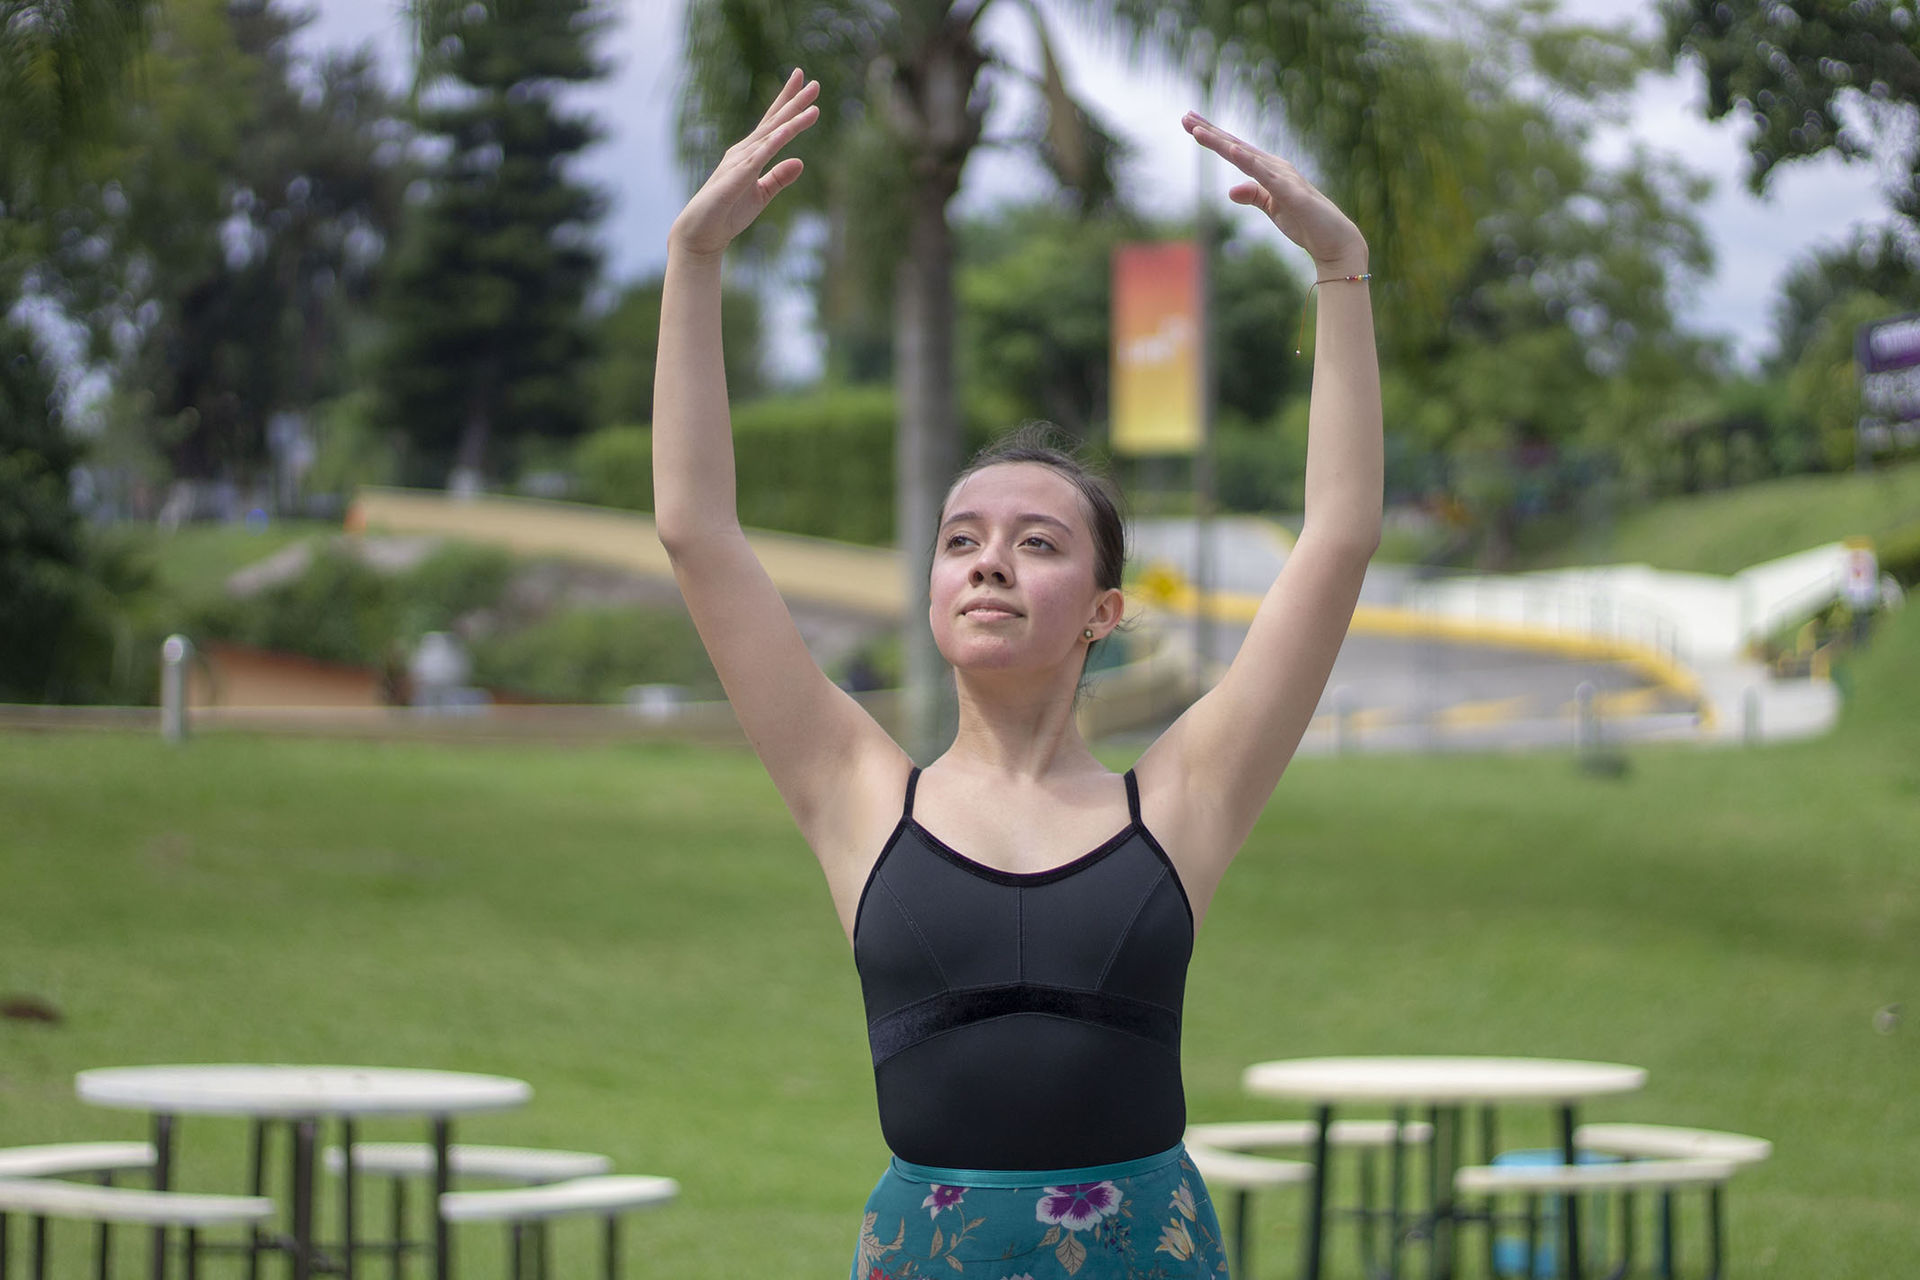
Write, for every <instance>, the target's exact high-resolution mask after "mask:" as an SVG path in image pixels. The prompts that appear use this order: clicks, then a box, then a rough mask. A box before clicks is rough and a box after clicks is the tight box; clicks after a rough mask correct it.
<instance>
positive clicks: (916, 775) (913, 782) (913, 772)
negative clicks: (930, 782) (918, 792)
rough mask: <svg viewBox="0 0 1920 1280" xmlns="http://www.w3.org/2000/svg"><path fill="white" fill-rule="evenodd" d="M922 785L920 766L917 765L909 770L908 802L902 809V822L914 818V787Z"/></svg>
mask: <svg viewBox="0 0 1920 1280" xmlns="http://www.w3.org/2000/svg"><path fill="white" fill-rule="evenodd" d="M919 785H920V766H919V765H915V766H913V768H912V769H910V770H909V771H908V772H907V803H906V806H905V807H904V808H903V809H901V811H900V820H901V821H902V822H911V821H912V820H913V789H914V788H915V787H917V786H919Z"/></svg>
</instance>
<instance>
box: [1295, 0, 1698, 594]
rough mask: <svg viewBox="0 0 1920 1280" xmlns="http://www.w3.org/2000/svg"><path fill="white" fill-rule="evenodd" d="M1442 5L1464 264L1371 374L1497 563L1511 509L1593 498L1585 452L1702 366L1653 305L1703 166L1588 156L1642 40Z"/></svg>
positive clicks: (1625, 446) (1638, 423)
mask: <svg viewBox="0 0 1920 1280" xmlns="http://www.w3.org/2000/svg"><path fill="white" fill-rule="evenodd" d="M1462 21H1463V23H1464V29H1463V32H1462V35H1461V37H1460V38H1459V39H1457V40H1455V41H1453V42H1451V43H1450V44H1449V45H1448V46H1447V47H1446V48H1445V50H1444V52H1443V53H1442V54H1440V55H1439V56H1441V57H1442V58H1443V59H1444V60H1445V61H1446V63H1447V65H1449V66H1450V67H1452V68H1453V69H1454V72H1455V75H1456V77H1457V80H1456V83H1457V84H1458V85H1459V86H1460V92H1461V93H1462V94H1463V99H1464V100H1463V104H1462V106H1461V111H1462V113H1463V114H1464V116H1465V117H1466V119H1467V122H1468V123H1467V125H1466V129H1465V139H1466V143H1465V145H1464V146H1463V147H1462V148H1461V149H1460V151H1459V153H1458V163H1459V165H1460V167H1461V172H1462V175H1463V182H1464V186H1465V188H1466V190H1467V192H1468V198H1469V200H1470V204H1471V208H1472V210H1473V214H1474V219H1475V224H1474V225H1475V231H1474V234H1473V237H1472V240H1471V245H1472V251H1471V259H1470V264H1469V266H1468V268H1467V271H1466V274H1465V279H1464V280H1463V282H1462V283H1461V285H1460V287H1459V289H1458V290H1457V292H1456V293H1455V295H1454V296H1453V298H1452V299H1451V300H1450V303H1449V307H1448V323H1447V324H1446V326H1445V327H1444V328H1443V329H1440V330H1437V331H1431V332H1430V335H1429V336H1428V337H1427V338H1426V340H1424V341H1423V342H1421V343H1419V344H1417V345H1415V346H1412V347H1411V349H1409V348H1408V347H1406V346H1401V347H1399V348H1398V349H1390V351H1389V357H1388V360H1387V362H1386V369H1385V371H1384V372H1385V376H1386V379H1387V386H1388V388H1389V390H1388V393H1387V396H1388V406H1389V409H1388V422H1389V429H1390V431H1395V430H1397V432H1401V433H1405V438H1406V443H1407V444H1409V445H1410V446H1411V448H1412V450H1413V451H1414V452H1416V453H1419V454H1424V455H1425V456H1426V457H1427V458H1429V459H1431V461H1432V474H1431V476H1430V483H1431V484H1432V485H1434V486H1435V487H1438V488H1443V489H1445V490H1446V491H1447V492H1448V493H1449V494H1450V496H1451V497H1453V498H1454V499H1455V500H1456V501H1457V502H1458V503H1460V504H1462V505H1463V506H1464V508H1465V510H1466V511H1467V512H1468V514H1469V516H1470V518H1471V520H1472V524H1473V533H1474V534H1475V536H1476V538H1477V542H1478V551H1479V558H1480V560H1481V562H1482V564H1484V565H1486V566H1488V567H1493V568H1499V567H1504V566H1505V565H1507V564H1508V563H1509V562H1510V561H1511V559H1512V557H1513V555H1514V553H1515V550H1516V539H1517V536H1518V533H1519V530H1520V527H1521V525H1522V524H1523V523H1524V522H1525V521H1527V520H1529V519H1530V518H1534V517H1538V516H1542V515H1545V514H1547V513H1549V512H1551V511H1553V510H1555V509H1558V508H1562V507H1565V506H1567V505H1568V504H1573V503H1582V502H1584V503H1589V504H1591V503H1593V502H1596V501H1599V500H1600V489H1599V488H1598V484H1597V481H1596V474H1595V468H1596V467H1602V468H1603V469H1604V468H1605V467H1609V466H1616V465H1617V466H1624V465H1625V462H1624V460H1625V458H1627V457H1628V456H1630V455H1633V454H1635V453H1637V452H1641V453H1643V452H1645V451H1646V450H1648V449H1649V448H1651V447H1653V442H1654V441H1655V440H1656V439H1657V438H1658V432H1659V430H1660V427H1661V424H1662V423H1664V422H1666V421H1668V420H1669V419H1670V418H1671V417H1672V416H1673V414H1674V412H1675V405H1676V403H1678V402H1680V401H1682V400H1684V397H1685V395H1686V394H1687V391H1688V388H1690V387H1691V386H1692V385H1694V384H1695V383H1696V382H1697V381H1699V380H1700V379H1702V378H1703V377H1705V376H1708V375H1710V374H1711V373H1712V371H1713V369H1714V364H1715V359H1716V352H1715V350H1714V348H1713V347H1712V345H1711V344H1709V343H1706V342H1704V341H1702V340H1699V339H1695V338H1691V337H1689V336H1687V335H1685V334H1682V333H1681V332H1679V330H1678V326H1677V323H1676V320H1675V316H1674V309H1673V297H1674V295H1675V294H1676V292H1677V291H1678V290H1679V289H1680V288H1681V287H1684V285H1686V284H1687V283H1688V282H1689V281H1691V280H1694V279H1697V278H1699V277H1700V276H1701V275H1703V274H1704V273H1705V271H1706V270H1707V268H1708V267H1709V266H1710V265H1711V262H1712V255H1711V248H1710V246H1709V244H1708V242H1707V239H1706V236H1705V233H1704V231H1703V229H1702V228H1701V226H1700V224H1699V221H1698V219H1697V218H1696V217H1695V214H1694V210H1695V208H1696V206H1697V204H1698V202H1699V201H1700V200H1701V199H1702V198H1703V196H1704V195H1705V192H1706V184H1705V182H1704V181H1703V180H1701V179H1700V178H1698V177H1697V176H1695V175H1693V174H1691V173H1689V172H1687V171H1686V170H1685V169H1683V168H1681V167H1679V166H1677V165H1676V164H1674V163H1672V162H1670V161H1666V160H1663V159H1661V158H1659V157H1656V156H1653V155H1651V154H1649V153H1646V152H1644V151H1638V152H1635V153H1633V154H1631V155H1629V156H1628V157H1627V158H1626V159H1625V160H1624V161H1622V162H1619V163H1617V164H1614V165H1611V166H1608V165H1602V164H1599V163H1596V162H1595V161H1594V160H1593V159H1592V158H1591V157H1590V156H1589V155H1588V150H1587V148H1588V143H1589V142H1590V140H1591V136H1592V132H1593V129H1594V127H1595V125H1596V124H1597V123H1598V122H1599V121H1601V120H1604V119H1607V118H1610V116H1611V114H1612V113H1614V112H1615V111H1617V110H1618V109H1619V108H1620V105H1621V104H1622V103H1623V102H1624V100H1625V95H1626V91H1627V90H1628V89H1630V88H1631V86H1632V85H1633V83H1634V82H1635V80H1636V79H1637V78H1638V76H1639V75H1640V74H1641V73H1642V72H1643V71H1645V70H1646V69H1648V68H1649V67H1650V66H1651V65H1653V62H1654V55H1653V51H1652V50H1651V49H1649V48H1647V47H1646V46H1645V45H1644V44H1643V43H1642V42H1640V41H1638V40H1637V39H1635V38H1634V37H1633V36H1632V35H1631V34H1630V33H1629V32H1628V31H1627V30H1626V29H1624V28H1603V27H1595V26H1591V25H1585V24H1568V23H1565V22H1563V21H1562V20H1560V19H1559V18H1557V16H1556V15H1555V14H1554V12H1553V11H1552V9H1551V8H1550V7H1548V6H1543V5H1518V6H1513V7H1492V6H1489V7H1483V8H1476V9H1470V10H1466V11H1463V15H1462ZM1521 86H1530V87H1527V88H1524V89H1523V88H1522V87H1521ZM1296 412H1297V410H1296Z"/></svg>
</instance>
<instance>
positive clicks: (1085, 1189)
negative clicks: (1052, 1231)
mask: <svg viewBox="0 0 1920 1280" xmlns="http://www.w3.org/2000/svg"><path fill="white" fill-rule="evenodd" d="M1119 1211H1120V1188H1118V1187H1116V1186H1114V1185H1113V1184H1112V1183H1111V1182H1076V1183H1071V1184H1069V1185H1067V1186H1064V1187H1048V1188H1047V1194H1045V1195H1044V1196H1041V1197H1040V1203H1039V1204H1038V1205H1036V1206H1034V1210H1033V1216H1034V1217H1036V1218H1038V1219H1039V1220H1040V1221H1042V1222H1054V1223H1058V1224H1060V1225H1061V1226H1063V1227H1065V1228H1066V1229H1067V1230H1069V1231H1084V1230H1085V1229H1086V1228H1088V1227H1090V1226H1092V1225H1093V1224H1094V1223H1096V1222H1098V1221H1100V1219H1102V1218H1106V1217H1110V1216H1112V1215H1113V1214H1115V1213H1118V1212H1119Z"/></svg>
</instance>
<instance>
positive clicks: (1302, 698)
mask: <svg viewBox="0 0 1920 1280" xmlns="http://www.w3.org/2000/svg"><path fill="white" fill-rule="evenodd" d="M1182 123H1183V125H1184V126H1185V127H1186V130H1187V132H1188V133H1189V134H1191V135H1192V136H1193V139H1194V141H1196V142H1198V143H1199V144H1200V145H1201V146H1203V147H1206V148H1207V149H1208V150H1210V151H1212V152H1214V153H1215V154H1217V155H1219V156H1221V157H1222V158H1223V159H1225V160H1226V161H1228V162H1229V163H1230V164H1232V165H1234V166H1235V167H1236V168H1238V169H1239V170H1240V171H1241V173H1243V174H1244V175H1245V176H1246V179H1247V180H1246V181H1244V182H1241V183H1240V184H1238V185H1237V186H1235V187H1234V188H1233V189H1232V190H1231V191H1230V192H1229V193H1228V194H1229V195H1230V196H1231V197H1232V199H1233V200H1234V202H1235V203H1237V204H1244V205H1248V206H1251V207H1253V208H1256V209H1258V210H1260V211H1261V212H1262V213H1264V214H1266V215H1267V216H1268V217H1270V218H1272V219H1273V222H1274V224H1275V225H1276V226H1278V227H1279V228H1280V230H1281V231H1283V232H1284V233H1286V235H1287V237H1288V238H1289V239H1291V240H1292V241H1293V242H1294V243H1295V244H1298V245H1299V246H1300V247H1301V248H1303V249H1305V250H1306V251H1307V252H1308V254H1309V255H1311V256H1312V258H1313V265H1314V280H1315V282H1316V284H1317V285H1318V292H1319V295H1320V296H1319V300H1318V312H1319V318H1318V324H1317V329H1316V333H1317V338H1316V340H1315V343H1314V360H1313V392H1312V401H1311V406H1310V408H1309V409H1308V412H1307V475H1306V493H1305V502H1306V518H1305V523H1304V524H1303V525H1302V528H1301V531H1300V537H1299V538H1298V540H1297V541H1296V542H1295V543H1294V547H1293V550H1292V551H1291V552H1289V553H1288V555H1287V562H1286V564H1285V565H1284V566H1283V567H1282V568H1281V570H1280V576H1279V577H1278V578H1276V579H1275V580H1274V583H1273V585H1272V586H1271V587H1270V588H1269V589H1268V590H1267V594H1266V597H1265V598H1264V599H1263V600H1262V601H1261V602H1260V608H1259V609H1258V611H1257V612H1256V613H1255V615H1254V619H1253V623H1252V625H1251V626H1250V627H1249V628H1248V631H1247V637H1246V639H1245V640H1244V641H1242V642H1241V645H1240V651H1239V653H1238V654H1236V655H1235V656H1234V660H1233V663H1232V665H1230V666H1229V667H1228V668H1227V673H1226V675H1225V676H1224V677H1222V679H1221V681H1220V683H1219V684H1218V685H1216V686H1215V687H1214V688H1213V689H1212V690H1210V691H1209V692H1208V693H1207V694H1206V695H1205V696H1204V697H1202V698H1201V699H1200V700H1199V701H1197V702H1195V703H1194V704H1193V705H1192V706H1191V707H1189V708H1188V709H1187V711H1186V713H1185V714H1184V715H1182V716H1181V717H1180V718H1179V719H1178V720H1177V721H1175V722H1174V723H1173V724H1172V725H1171V726H1170V727H1169V728H1168V729H1167V731H1166V732H1165V733H1163V734H1162V735H1161V736H1160V738H1159V739H1158V740H1157V741H1156V742H1155V743H1154V744H1153V745H1152V746H1151V747H1149V748H1148V749H1147V751H1146V753H1145V754H1144V755H1142V757H1141V759H1140V763H1139V778H1140V784H1141V787H1142V788H1143V791H1144V792H1146V793H1148V794H1143V796H1142V801H1143V804H1145V803H1147V802H1148V800H1149V797H1150V795H1151V793H1155V792H1159V793H1161V794H1162V795H1163V796H1164V797H1165V799H1164V801H1163V803H1165V804H1167V805H1170V806H1172V807H1175V808H1177V809H1179V811H1180V812H1179V819H1180V823H1181V825H1180V827H1179V829H1180V830H1181V832H1182V834H1183V836H1185V837H1187V838H1188V840H1189V842H1190V843H1189V847H1188V848H1187V850H1186V854H1187V857H1186V859H1185V860H1184V863H1185V864H1184V865H1182V866H1181V871H1182V873H1183V874H1184V875H1186V876H1187V877H1188V880H1189V885H1188V890H1189V893H1190V894H1191V895H1192V896H1193V897H1194V898H1195V899H1196V902H1195V908H1196V910H1198V909H1200V907H1202V906H1203V905H1204V900H1205V899H1206V898H1208V897H1211V896H1212V892H1213V888H1214V886H1215V885H1216V884H1217V883H1218V882H1219V879H1220V876H1221V875H1222V874H1223V873H1224V872H1225V870H1226V866H1227V863H1228V862H1229V861H1230V860H1231V859H1232V857H1233V855H1234V853H1235V851H1237V850H1238V849H1239V847H1240V845H1241V843H1242V842H1243V841H1244V840H1245V839H1246V835H1247V832H1248V831H1249V830H1251V828H1252V826H1253V823H1254V820H1255V819H1256V818H1258V817H1259V815H1260V811H1261V809H1263V808H1265V807H1266V803H1267V799H1268V797H1269V796H1271V795H1272V793H1273V788H1274V786H1275V784H1277V783H1278V782H1279V781H1280V775H1281V773H1282V772H1283V771H1284V770H1285V769H1286V767H1287V763H1288V761H1289V760H1291V759H1292V758H1293V753H1294V751H1295V749H1296V748H1297V747H1298V746H1299V744H1300V739H1301V737H1302V736H1303V735H1304V734H1305V733H1306V729H1307V725H1308V723H1309V722H1310V721H1311V720H1312V718H1313V710H1314V707H1315V706H1316V705H1317V704H1318V703H1319V701H1320V693H1321V690H1323V689H1324V688H1325V687H1326V683H1327V677H1328V675H1329V674H1330V673H1331V672H1332V670H1333V660H1334V658H1335V657H1336V656H1337V655H1338V654H1339V652H1340V646H1341V642H1342V641H1343V640H1344V639H1345V638H1346V634H1347V627H1348V625H1349V623H1351V622H1352V620H1353V610H1354V606H1355V605H1356V604H1357V603H1358V602H1359V598H1360V584H1361V581H1362V579H1363V578H1364V577H1365V576H1366V568H1367V561H1368V560H1369V559H1370V558H1371V557H1372V555H1373V552H1374V551H1375V549H1376V548H1378V546H1379V543H1380V519H1381V506H1382V490H1383V488H1384V480H1385V476H1384V461H1383V459H1384V449H1383V442H1382V427H1381V410H1380V369H1379V362H1378V359H1377V357H1376V355H1375V351H1374V337H1373V308H1372V302H1371V299H1370V298H1369V295H1368V290H1367V278H1368V272H1367V242H1366V239H1365V237H1364V236H1362V235H1361V233H1360V229H1359V228H1358V227H1356V226H1355V225H1354V224H1353V222H1352V220H1351V219H1349V218H1348V217H1347V216H1346V215H1345V214H1344V213H1342V212H1341V211H1340V210H1339V209H1338V208H1337V207H1336V206H1335V205H1334V203H1333V202H1332V201H1331V200H1329V199H1327V197H1326V196H1324V195H1322V194H1321V193H1320V192H1319V191H1318V190H1316V189H1315V188H1314V186H1313V184H1312V183H1310V182H1308V181H1307V180H1306V178H1305V177H1303V176H1302V175H1301V174H1300V173H1299V171H1298V170H1296V169H1295V168H1294V167H1293V166H1292V165H1291V164H1288V163H1287V162H1286V161H1285V160H1282V159H1280V158H1278V157H1276V156H1272V155H1269V154H1267V153H1266V152H1264V151H1261V150H1260V149H1259V148H1257V147H1254V146H1251V145H1249V144H1248V143H1245V142H1242V141H1241V140H1240V139H1238V138H1236V137H1234V136H1233V135H1232V134H1230V133H1227V132H1226V131H1225V130H1222V129H1220V128H1217V127H1216V126H1214V125H1212V124H1210V123H1208V122H1207V121H1206V120H1203V119H1202V118H1200V117H1199V116H1197V115H1191V114H1190V115H1188V116H1187V117H1186V119H1185V120H1184V121H1182ZM1283 338H1291V335H1275V339H1276V341H1278V340H1282V339H1283ZM1147 816H1148V821H1149V822H1152V821H1153V815H1152V814H1151V813H1149V814H1148V815H1147ZM1168 852H1169V853H1170V854H1172V855H1173V856H1175V858H1176V860H1181V851H1180V850H1176V849H1172V848H1170V849H1169V850H1168Z"/></svg>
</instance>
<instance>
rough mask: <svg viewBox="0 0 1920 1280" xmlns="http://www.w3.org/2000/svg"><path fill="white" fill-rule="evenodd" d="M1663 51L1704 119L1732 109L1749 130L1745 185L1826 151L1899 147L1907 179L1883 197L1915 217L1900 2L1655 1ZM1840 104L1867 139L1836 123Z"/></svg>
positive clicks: (1909, 54) (1919, 199) (1908, 74)
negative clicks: (1694, 80) (1702, 100)
mask: <svg viewBox="0 0 1920 1280" xmlns="http://www.w3.org/2000/svg"><path fill="white" fill-rule="evenodd" d="M1661 13H1662V15H1663V17H1664V19H1665V24H1666V35H1667V47H1668V51H1669V52H1670V54H1671V55H1672V56H1673V58H1674V59H1675V60H1678V59H1679V58H1681V57H1684V56H1690V57H1692V58H1693V59H1694V60H1695V61H1696V62H1697V63H1698V64H1699V66H1700V69H1701V71H1702V72H1704V73H1705V75H1706V80H1707V118H1708V119H1709V120H1718V119H1720V118H1722V117H1723V116H1726V115H1728V114H1730V113H1732V112H1735V111H1738V112H1739V113H1740V114H1741V115H1743V116H1745V117H1746V118H1747V119H1748V120H1749V121H1750V122H1751V124H1752V125H1753V128H1752V131H1751V132H1750V134H1749V138H1748V142H1747V155H1748V161H1749V163H1748V168H1747V184H1748V186H1750V187H1751V188H1752V189H1753V191H1754V192H1755V193H1756V194H1757V193H1759V192H1761V191H1764V190H1765V189H1766V184H1767V179H1768V178H1769V177H1771V176H1772V174H1773V171H1774V169H1775V168H1777V167H1778V166H1780V165H1782V164H1786V163H1789V162H1791V161H1794V160H1802V159H1806V158H1808V157H1810V156H1817V155H1821V154H1823V153H1825V152H1827V151H1834V152H1837V153H1838V154H1840V155H1842V156H1846V157H1848V158H1855V157H1861V156H1865V155H1869V154H1871V153H1873V152H1874V151H1875V150H1876V149H1879V147H1877V146H1876V143H1879V144H1880V146H1881V147H1884V148H1885V149H1886V150H1888V151H1889V152H1890V153H1891V152H1896V151H1898V152H1904V153H1905V157H1906V161H1907V174H1906V176H1905V177H1904V178H1903V179H1901V180H1900V181H1899V182H1898V183H1897V184H1895V186H1894V188H1893V189H1892V190H1891V191H1889V192H1888V195H1889V197H1890V199H1891V201H1892V204H1893V207H1894V209H1895V210H1896V211H1897V212H1899V213H1900V214H1901V215H1902V216H1904V217H1906V218H1907V219H1909V220H1915V219H1920V167H1917V166H1920V151H1915V150H1914V149H1913V147H1912V146H1911V145H1910V144H1909V141H1908V139H1909V138H1910V131H1911V127H1912V126H1911V116H1912V113H1913V111H1914V110H1915V108H1916V107H1920V19H1917V18H1916V15H1915V12H1914V7H1913V5H1912V3H1910V0H1663V2H1662V4H1661ZM1848 104H1851V105H1852V107H1854V108H1857V110H1858V112H1859V116H1858V117H1857V118H1859V119H1861V120H1862V121H1863V122H1864V123H1865V125H1866V130H1867V132H1868V134H1869V135H1875V136H1866V137H1863V136H1861V134H1860V133H1859V132H1857V131H1855V130H1852V129H1849V128H1848V127H1847V121H1846V119H1845V114H1844V112H1845V110H1846V109H1847V106H1848Z"/></svg>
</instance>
